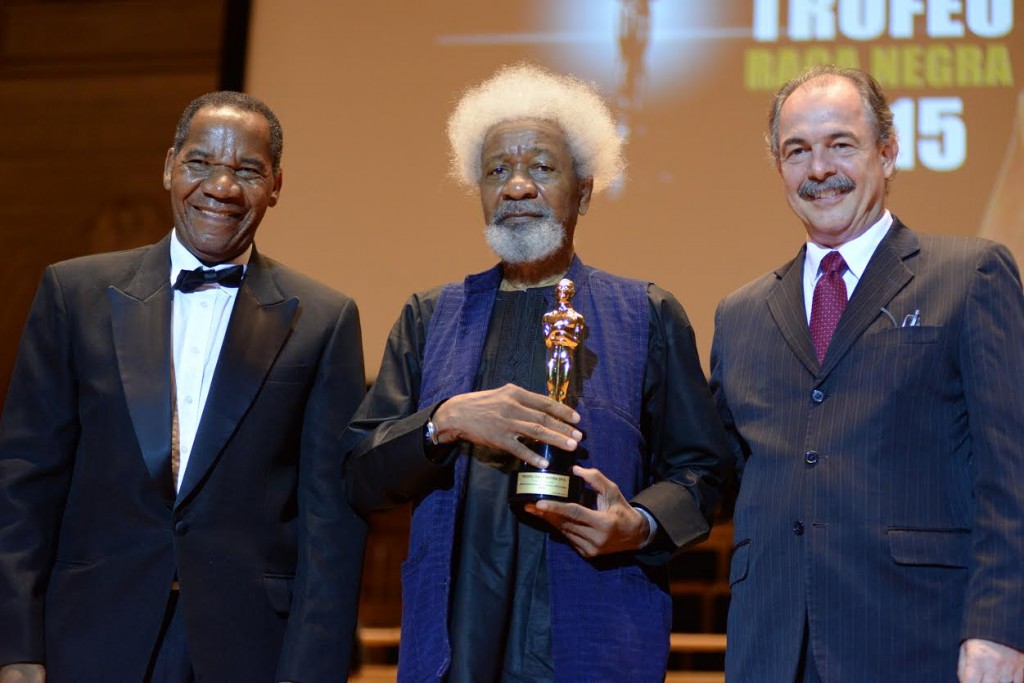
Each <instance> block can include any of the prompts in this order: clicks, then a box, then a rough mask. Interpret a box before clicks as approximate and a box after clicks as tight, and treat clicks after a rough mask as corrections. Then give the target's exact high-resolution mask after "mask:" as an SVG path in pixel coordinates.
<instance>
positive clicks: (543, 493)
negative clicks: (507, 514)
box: [508, 443, 583, 505]
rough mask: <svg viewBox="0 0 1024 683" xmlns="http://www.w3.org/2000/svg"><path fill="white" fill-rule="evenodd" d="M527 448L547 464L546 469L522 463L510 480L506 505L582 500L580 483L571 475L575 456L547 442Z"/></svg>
mask: <svg viewBox="0 0 1024 683" xmlns="http://www.w3.org/2000/svg"><path fill="white" fill-rule="evenodd" d="M530 448H532V449H533V450H534V451H536V452H537V453H538V454H539V455H541V456H542V457H543V458H544V459H545V460H547V461H548V467H547V468H546V469H543V470H542V469H539V468H537V467H534V466H533V465H527V464H526V463H522V464H520V465H519V469H518V470H516V471H515V472H513V473H512V476H511V477H509V485H508V502H509V504H510V505H525V504H526V503H535V502H537V501H538V500H554V501H558V502H560V503H581V502H582V501H583V480H582V479H580V478H579V477H577V476H576V475H574V474H573V473H572V466H573V465H575V464H576V455H575V454H574V453H570V452H567V451H563V450H561V449H559V448H555V447H554V446H551V445H549V444H546V443H533V444H530Z"/></svg>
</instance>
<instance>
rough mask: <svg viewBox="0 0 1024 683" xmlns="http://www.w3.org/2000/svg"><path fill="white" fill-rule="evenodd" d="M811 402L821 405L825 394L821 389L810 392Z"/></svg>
mask: <svg viewBox="0 0 1024 683" xmlns="http://www.w3.org/2000/svg"><path fill="white" fill-rule="evenodd" d="M811 400H812V401H814V402H815V403H821V402H822V401H824V400H825V392H824V391H822V390H821V389H815V390H814V391H812V392H811Z"/></svg>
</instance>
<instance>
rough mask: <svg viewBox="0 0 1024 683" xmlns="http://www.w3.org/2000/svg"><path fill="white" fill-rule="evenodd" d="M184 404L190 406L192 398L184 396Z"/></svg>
mask: <svg viewBox="0 0 1024 683" xmlns="http://www.w3.org/2000/svg"><path fill="white" fill-rule="evenodd" d="M185 403H187V404H188V405H192V397H191V396H186V397H185Z"/></svg>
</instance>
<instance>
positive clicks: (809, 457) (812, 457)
mask: <svg viewBox="0 0 1024 683" xmlns="http://www.w3.org/2000/svg"><path fill="white" fill-rule="evenodd" d="M804 462H805V463H807V464H808V465H816V464H818V452H817V451H807V452H806V453H804Z"/></svg>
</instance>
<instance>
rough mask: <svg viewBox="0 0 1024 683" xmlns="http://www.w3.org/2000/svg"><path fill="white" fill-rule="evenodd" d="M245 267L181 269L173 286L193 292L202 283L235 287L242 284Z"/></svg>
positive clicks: (179, 289)
mask: <svg viewBox="0 0 1024 683" xmlns="http://www.w3.org/2000/svg"><path fill="white" fill-rule="evenodd" d="M244 272H245V269H244V268H243V267H242V266H229V267H227V268H221V269H220V270H214V269H213V268H196V269H195V270H183V271H181V272H180V273H178V280H177V282H175V283H174V288H175V289H177V290H178V291H180V292H185V293H188V292H194V291H196V290H197V289H199V288H200V287H202V286H203V285H212V284H218V285H220V286H222V287H237V286H238V285H240V284H242V275H243V273H244Z"/></svg>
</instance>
